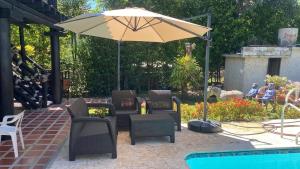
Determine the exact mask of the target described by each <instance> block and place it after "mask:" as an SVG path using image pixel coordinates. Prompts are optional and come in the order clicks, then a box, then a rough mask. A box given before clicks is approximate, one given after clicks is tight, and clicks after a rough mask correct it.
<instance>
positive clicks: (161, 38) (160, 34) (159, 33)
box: [143, 17, 165, 42]
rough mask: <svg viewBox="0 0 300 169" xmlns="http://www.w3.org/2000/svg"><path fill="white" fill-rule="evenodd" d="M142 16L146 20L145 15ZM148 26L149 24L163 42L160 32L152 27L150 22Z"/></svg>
mask: <svg viewBox="0 0 300 169" xmlns="http://www.w3.org/2000/svg"><path fill="white" fill-rule="evenodd" d="M143 18H144V19H145V21H147V19H146V18H145V17H143ZM155 25H156V24H155ZM150 26H151V28H152V29H153V30H154V32H155V33H156V34H157V35H158V36H159V38H160V39H161V40H162V41H163V42H165V40H164V39H163V38H162V36H161V34H160V33H159V32H158V31H157V30H156V29H155V28H154V27H153V25H151V24H150Z"/></svg>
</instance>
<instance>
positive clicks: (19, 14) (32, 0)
mask: <svg viewBox="0 0 300 169" xmlns="http://www.w3.org/2000/svg"><path fill="white" fill-rule="evenodd" d="M0 8H7V9H9V10H10V15H11V21H12V22H13V23H16V24H24V23H25V24H32V23H33V24H43V25H46V26H49V27H51V28H58V27H56V26H54V24H55V23H57V22H60V21H63V20H66V19H67V17H66V16H64V15H62V14H60V13H59V12H58V11H57V9H56V8H54V7H53V6H52V5H49V4H47V3H46V2H44V1H42V0H0Z"/></svg>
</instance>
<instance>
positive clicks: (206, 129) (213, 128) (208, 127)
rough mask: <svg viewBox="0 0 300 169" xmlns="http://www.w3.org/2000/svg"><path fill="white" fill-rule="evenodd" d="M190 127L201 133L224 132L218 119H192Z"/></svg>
mask: <svg viewBox="0 0 300 169" xmlns="http://www.w3.org/2000/svg"><path fill="white" fill-rule="evenodd" d="M188 129H189V130H192V131H195V132H199V133H218V132H222V131H223V130H222V128H221V123H219V122H216V121H209V120H207V121H203V120H198V119H195V120H190V121H189V122H188Z"/></svg>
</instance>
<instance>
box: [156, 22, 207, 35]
mask: <svg viewBox="0 0 300 169" xmlns="http://www.w3.org/2000/svg"><path fill="white" fill-rule="evenodd" d="M160 20H161V21H162V22H164V23H166V24H169V25H171V26H173V27H176V28H178V29H181V30H183V31H185V32H188V33H190V34H193V35H195V36H197V37H199V38H202V39H204V40H209V39H207V37H205V36H202V35H199V34H197V33H195V32H193V31H190V30H188V29H185V28H183V27H181V26H178V25H176V24H174V23H172V22H170V21H167V20H164V19H163V18H160Z"/></svg>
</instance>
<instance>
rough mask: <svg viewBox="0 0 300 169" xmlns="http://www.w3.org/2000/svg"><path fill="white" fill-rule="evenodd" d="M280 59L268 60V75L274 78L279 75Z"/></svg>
mask: <svg viewBox="0 0 300 169" xmlns="http://www.w3.org/2000/svg"><path fill="white" fill-rule="evenodd" d="M280 63H281V58H270V59H269V64H268V72H267V74H268V75H271V76H274V75H279V74H280Z"/></svg>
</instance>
